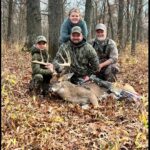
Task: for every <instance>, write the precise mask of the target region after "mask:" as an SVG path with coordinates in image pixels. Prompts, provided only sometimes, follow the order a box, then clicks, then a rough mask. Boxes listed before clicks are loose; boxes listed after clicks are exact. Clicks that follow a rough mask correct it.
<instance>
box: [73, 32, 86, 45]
mask: <svg viewBox="0 0 150 150" xmlns="http://www.w3.org/2000/svg"><path fill="white" fill-rule="evenodd" d="M82 40H83V35H82V33H72V34H71V41H72V42H73V43H75V44H77V43H79V42H81V41H82Z"/></svg>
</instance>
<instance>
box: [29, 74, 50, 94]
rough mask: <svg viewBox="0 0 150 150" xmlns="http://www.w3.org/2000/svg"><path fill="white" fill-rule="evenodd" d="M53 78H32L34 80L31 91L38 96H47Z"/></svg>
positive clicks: (31, 83) (31, 82) (38, 76)
mask: <svg viewBox="0 0 150 150" xmlns="http://www.w3.org/2000/svg"><path fill="white" fill-rule="evenodd" d="M51 78H52V76H50V75H42V74H36V75H34V76H33V77H32V80H31V81H30V85H29V90H30V91H33V90H34V91H35V92H36V93H37V94H40V93H41V92H42V94H43V95H44V94H46V93H47V92H48V89H49V83H50V79H51Z"/></svg>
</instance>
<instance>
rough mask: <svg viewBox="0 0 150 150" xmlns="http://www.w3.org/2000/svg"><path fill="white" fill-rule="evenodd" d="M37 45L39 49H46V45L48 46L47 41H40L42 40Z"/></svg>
mask: <svg viewBox="0 0 150 150" xmlns="http://www.w3.org/2000/svg"><path fill="white" fill-rule="evenodd" d="M36 47H37V48H38V49H40V50H44V49H46V47H47V43H46V42H44V41H40V42H38V43H37V44H36Z"/></svg>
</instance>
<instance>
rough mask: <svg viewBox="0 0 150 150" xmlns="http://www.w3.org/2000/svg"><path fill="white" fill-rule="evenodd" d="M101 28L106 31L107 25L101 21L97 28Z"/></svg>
mask: <svg viewBox="0 0 150 150" xmlns="http://www.w3.org/2000/svg"><path fill="white" fill-rule="evenodd" d="M99 29H101V30H104V31H106V26H105V25H104V24H102V23H99V24H97V25H96V28H95V30H99Z"/></svg>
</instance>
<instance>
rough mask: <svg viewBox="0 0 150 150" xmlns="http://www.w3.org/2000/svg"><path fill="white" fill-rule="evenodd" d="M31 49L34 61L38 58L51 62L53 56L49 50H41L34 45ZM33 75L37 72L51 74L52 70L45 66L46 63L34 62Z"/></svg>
mask: <svg viewBox="0 0 150 150" xmlns="http://www.w3.org/2000/svg"><path fill="white" fill-rule="evenodd" d="M30 50H31V55H32V61H33V60H38V61H43V62H51V58H50V56H49V54H48V52H47V50H42V51H41V50H40V49H38V48H36V47H35V46H34V45H33V46H32V48H31V49H30ZM31 66H32V75H33V76H34V75H35V74H42V75H51V74H52V73H51V71H50V70H48V69H47V68H45V67H44V65H40V64H35V63H32V65H31Z"/></svg>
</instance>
